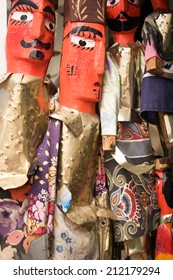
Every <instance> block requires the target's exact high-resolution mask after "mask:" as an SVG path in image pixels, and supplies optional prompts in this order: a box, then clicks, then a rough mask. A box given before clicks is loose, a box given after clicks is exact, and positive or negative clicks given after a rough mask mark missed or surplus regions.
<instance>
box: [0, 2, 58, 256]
mask: <svg viewBox="0 0 173 280" xmlns="http://www.w3.org/2000/svg"><path fill="white" fill-rule="evenodd" d="M11 2H12V5H11V10H10V15H9V21H8V29H7V37H6V56H7V72H8V73H7V74H5V75H3V76H2V77H1V82H0V129H1V138H0V139H1V140H0V144H1V145H0V146H1V147H0V154H1V156H0V224H1V229H0V245H1V252H0V255H1V257H0V258H1V259H6V260H7V259H14V258H15V259H21V256H22V254H26V253H27V251H28V241H27V228H26V224H27V221H26V213H27V212H26V209H27V203H28V202H27V195H28V193H29V192H30V190H31V184H30V183H26V182H27V181H28V178H29V175H30V172H32V171H33V170H32V169H34V167H35V164H36V162H37V160H35V157H36V150H37V147H38V145H39V144H40V143H41V141H42V139H43V136H44V134H45V132H46V129H47V125H48V115H49V93H50V92H48V88H49V87H48V85H49V82H48V81H47V80H46V82H45V80H44V78H45V76H46V71H47V67H48V64H49V62H50V59H51V56H52V54H53V48H54V26H55V10H56V8H57V1H56V0H50V1H47V0H32V1H22V0H12V1H11ZM53 93H54V92H53ZM25 183H26V184H25ZM23 184H25V185H24V186H22V185H23ZM20 186H22V187H20ZM35 214H36V213H35Z"/></svg>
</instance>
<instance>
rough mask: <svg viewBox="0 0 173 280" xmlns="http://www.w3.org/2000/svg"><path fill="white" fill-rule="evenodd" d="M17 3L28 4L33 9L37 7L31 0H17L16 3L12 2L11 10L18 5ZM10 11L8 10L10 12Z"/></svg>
mask: <svg viewBox="0 0 173 280" xmlns="http://www.w3.org/2000/svg"><path fill="white" fill-rule="evenodd" d="M19 5H28V6H31V7H32V8H34V9H36V10H37V9H38V8H39V7H38V6H37V5H36V4H35V3H34V2H32V1H29V0H19V1H17V3H16V4H14V6H13V7H12V8H11V11H12V10H13V9H15V8H16V7H17V6H19ZM11 11H10V12H11Z"/></svg>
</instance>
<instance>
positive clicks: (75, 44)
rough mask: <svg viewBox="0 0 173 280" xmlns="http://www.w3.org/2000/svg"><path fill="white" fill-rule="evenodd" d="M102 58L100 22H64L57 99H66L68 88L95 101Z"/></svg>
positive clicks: (103, 36) (102, 30) (98, 90)
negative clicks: (58, 96) (58, 94)
mask: <svg viewBox="0 0 173 280" xmlns="http://www.w3.org/2000/svg"><path fill="white" fill-rule="evenodd" d="M104 59H105V27H104V25H102V24H98V23H86V22H68V23H67V24H66V26H65V29H64V38H63V49H62V60H61V67H60V102H61V101H62V103H64V104H65V103H66V104H67V103H68V98H69V95H68V93H69V92H70V95H72V97H73V98H74V99H82V100H88V101H93V102H97V101H99V98H100V93H101V83H102V75H103V72H104ZM81 111H83V110H82V109H81Z"/></svg>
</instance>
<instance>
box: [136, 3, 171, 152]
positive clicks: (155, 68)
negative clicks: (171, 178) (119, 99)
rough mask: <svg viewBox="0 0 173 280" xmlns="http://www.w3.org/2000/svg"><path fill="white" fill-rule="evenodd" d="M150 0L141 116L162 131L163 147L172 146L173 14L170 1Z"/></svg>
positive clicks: (145, 30)
mask: <svg viewBox="0 0 173 280" xmlns="http://www.w3.org/2000/svg"><path fill="white" fill-rule="evenodd" d="M151 2H152V5H153V8H154V12H153V13H152V14H150V15H149V16H148V17H146V19H145V22H144V25H143V29H142V37H143V44H144V47H145V62H146V73H145V74H144V77H143V81H142V90H141V105H140V111H141V116H142V118H144V119H145V120H146V121H147V122H148V123H150V124H152V125H155V126H157V128H158V129H159V130H160V134H161V135H162V137H161V140H162V142H163V147H165V148H171V147H172V146H173V132H172V131H173V130H172V113H173V103H172V98H170V96H171V93H172V90H173V81H172V68H173V67H172V59H173V48H172V43H171V40H172V39H171V38H172V28H171V26H172V24H173V15H172V12H171V10H170V9H169V5H168V1H167V0H164V1H156V0H155V1H151ZM160 155H161V154H160ZM165 155H166V154H165Z"/></svg>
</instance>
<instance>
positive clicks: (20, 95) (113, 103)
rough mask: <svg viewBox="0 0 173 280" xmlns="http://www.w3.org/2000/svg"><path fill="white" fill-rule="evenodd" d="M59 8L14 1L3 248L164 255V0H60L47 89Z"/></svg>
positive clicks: (167, 72)
mask: <svg viewBox="0 0 173 280" xmlns="http://www.w3.org/2000/svg"><path fill="white" fill-rule="evenodd" d="M148 4H150V6H151V13H150V11H149V10H148V6H147V5H148ZM57 7H58V1H56V0H50V1H46V0H32V1H28V0H26V1H23V0H13V1H12V7H11V11H10V15H9V22H8V31H7V40H6V54H7V72H8V73H7V74H5V75H3V76H2V77H1V83H0V96H1V101H0V108H1V111H0V129H1V138H0V139H1V143H0V155H1V156H0V166H1V169H0V187H1V189H0V224H1V229H0V245H1V254H0V258H3V259H113V258H115V255H116V252H115V251H116V248H117V247H116V246H117V244H121V246H122V251H123V252H124V251H125V257H124V256H119V258H120V259H122V258H126V259H150V258H151V259H152V258H156V259H173V242H172V236H171V223H172V212H173V210H172V206H173V205H172V200H171V199H170V196H171V195H172V189H171V183H172V178H171V173H170V172H168V173H165V169H166V170H167V169H168V170H170V169H171V167H170V166H171V164H170V160H171V158H170V151H171V147H172V113H173V101H172V98H171V92H172V89H173V82H172V64H171V60H172V50H171V45H170V41H171V34H170V33H171V32H172V31H171V26H172V13H171V10H170V8H169V6H168V1H166V0H165V1H160V0H151V2H150V1H148V0H139V1H138V0H135V1H131V0H107V1H105V0H97V1H91V0H65V1H64V33H63V45H62V56H61V64H60V84H59V90H58V92H57V93H56V94H54V93H55V92H56V89H54V87H53V85H52V84H51V81H50V80H48V78H47V77H46V78H45V76H46V71H47V67H48V64H49V62H50V59H51V57H52V55H53V42H54V32H55V20H56V13H55V11H56V9H57ZM142 11H145V17H142ZM140 24H142V25H141V28H142V29H141V32H140V34H141V36H142V39H141V40H140V38H139V40H136V34H137V31H138V32H139V30H138V28H139V26H140ZM106 31H108V32H110V33H109V36H110V37H111V38H112V41H113V44H112V45H111V46H108V49H107V50H106V43H107V40H108V38H107V36H106V34H107V33H106ZM56 32H57V33H58V30H56ZM139 37H140V36H139ZM57 67H58V66H57ZM50 89H51V90H52V92H49V91H50ZM50 104H51V107H50ZM101 136H102V137H101ZM156 170H158V171H157V172H156ZM157 176H158V177H157ZM163 187H164V194H162V189H163ZM160 197H161V198H160ZM163 198H166V199H164V200H163ZM165 205H166V207H167V208H164V206H165ZM168 206H169V207H168ZM160 209H161V211H160ZM157 229H158V230H157ZM156 231H157V238H156V243H155V242H153V239H152V234H153V233H155V232H156ZM160 232H161V233H160ZM161 236H162V238H161ZM163 237H164V238H166V239H167V240H169V246H167V247H166V245H168V243H166V242H165V239H164V238H163ZM149 240H150V241H149ZM153 247H154V248H155V247H156V252H155V254H154V255H153V254H151V251H152V250H153ZM117 250H118V249H117Z"/></svg>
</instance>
